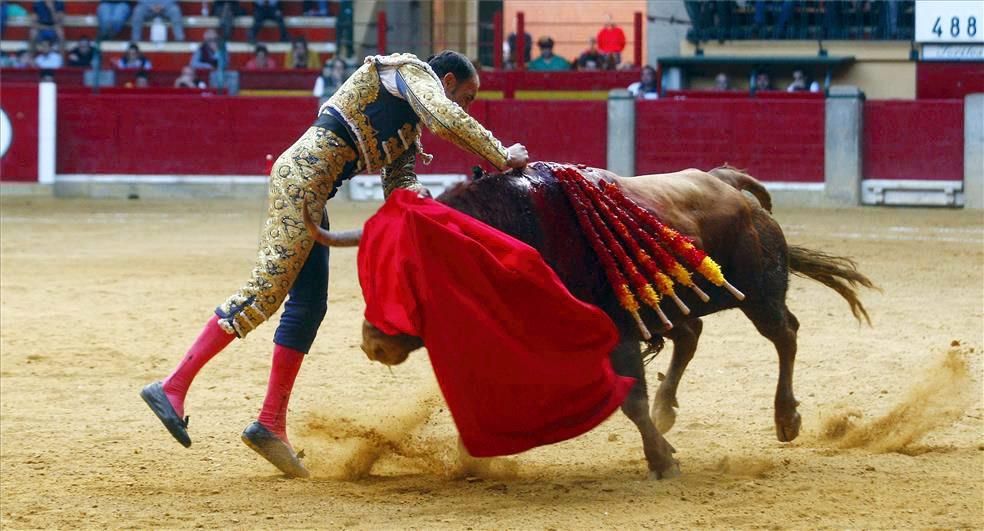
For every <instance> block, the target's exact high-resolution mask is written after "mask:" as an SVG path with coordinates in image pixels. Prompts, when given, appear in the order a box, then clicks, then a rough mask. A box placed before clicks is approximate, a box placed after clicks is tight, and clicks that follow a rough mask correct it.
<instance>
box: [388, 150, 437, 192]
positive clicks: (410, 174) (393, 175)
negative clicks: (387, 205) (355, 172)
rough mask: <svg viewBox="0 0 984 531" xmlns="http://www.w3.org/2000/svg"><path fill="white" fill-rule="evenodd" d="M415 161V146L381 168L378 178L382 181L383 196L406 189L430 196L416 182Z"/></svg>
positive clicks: (423, 187) (425, 189)
mask: <svg viewBox="0 0 984 531" xmlns="http://www.w3.org/2000/svg"><path fill="white" fill-rule="evenodd" d="M416 161H417V146H416V144H414V145H412V146H410V149H407V150H406V151H404V152H403V154H402V155H400V156H399V157H396V160H394V161H393V162H392V163H390V164H389V165H388V166H386V167H385V168H383V171H382V173H381V174H380V177H381V178H382V180H383V195H384V196H385V197H389V195H390V194H391V193H393V190H396V189H397V188H406V189H407V190H411V191H413V192H417V193H421V194H425V195H427V196H430V192H429V191H427V188H426V187H425V186H424V185H422V184H420V181H418V180H417V172H416V170H415V169H414V164H415V163H416Z"/></svg>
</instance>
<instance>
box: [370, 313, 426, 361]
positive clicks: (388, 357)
mask: <svg viewBox="0 0 984 531" xmlns="http://www.w3.org/2000/svg"><path fill="white" fill-rule="evenodd" d="M422 346H424V342H423V340H421V339H420V338H419V337H416V336H410V335H407V334H397V335H395V336H391V335H389V334H384V333H383V332H382V331H381V330H380V329H378V328H376V327H375V326H373V325H372V323H370V322H369V321H362V351H363V352H365V353H366V356H369V359H370V360H372V361H378V362H380V363H382V364H384V365H399V364H401V363H403V362H404V361H406V360H407V356H409V355H410V353H411V352H413V351H414V350H417V349H418V348H420V347H422Z"/></svg>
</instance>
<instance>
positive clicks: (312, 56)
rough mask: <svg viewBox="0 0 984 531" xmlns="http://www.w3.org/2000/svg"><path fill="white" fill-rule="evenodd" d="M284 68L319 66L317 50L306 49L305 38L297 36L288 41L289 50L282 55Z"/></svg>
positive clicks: (311, 67) (313, 67)
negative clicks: (290, 41)
mask: <svg viewBox="0 0 984 531" xmlns="http://www.w3.org/2000/svg"><path fill="white" fill-rule="evenodd" d="M284 68H307V69H312V70H313V69H315V68H321V58H320V57H318V52H313V51H311V50H309V49H308V43H307V40H306V39H305V38H304V37H297V38H295V39H294V42H292V43H290V50H289V51H288V52H287V55H285V56H284Z"/></svg>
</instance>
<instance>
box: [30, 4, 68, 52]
mask: <svg viewBox="0 0 984 531" xmlns="http://www.w3.org/2000/svg"><path fill="white" fill-rule="evenodd" d="M64 21H65V2H61V1H56V0H38V1H37V2H34V15H33V16H32V17H31V31H30V39H31V41H32V42H37V41H52V42H63V41H64V40H65V28H64V26H63V23H64Z"/></svg>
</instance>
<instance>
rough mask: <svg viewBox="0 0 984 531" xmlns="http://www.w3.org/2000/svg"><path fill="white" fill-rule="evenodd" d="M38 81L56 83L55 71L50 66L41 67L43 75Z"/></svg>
mask: <svg viewBox="0 0 984 531" xmlns="http://www.w3.org/2000/svg"><path fill="white" fill-rule="evenodd" d="M38 81H40V82H42V83H45V82H51V83H54V82H55V71H54V70H52V69H50V68H43V69H41V77H40V79H38Z"/></svg>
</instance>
